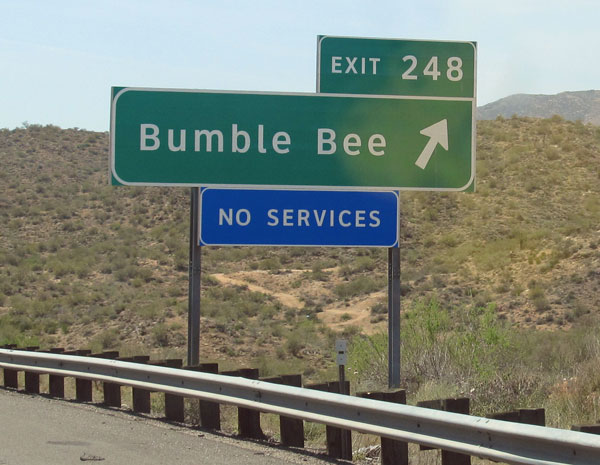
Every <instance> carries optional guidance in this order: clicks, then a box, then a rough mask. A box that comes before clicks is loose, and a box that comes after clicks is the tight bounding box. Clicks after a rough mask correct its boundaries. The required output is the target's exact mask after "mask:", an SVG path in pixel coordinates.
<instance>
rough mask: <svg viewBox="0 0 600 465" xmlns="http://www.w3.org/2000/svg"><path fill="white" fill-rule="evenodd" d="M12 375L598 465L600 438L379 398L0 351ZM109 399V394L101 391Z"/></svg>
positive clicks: (495, 455) (504, 455)
mask: <svg viewBox="0 0 600 465" xmlns="http://www.w3.org/2000/svg"><path fill="white" fill-rule="evenodd" d="M0 367H2V368H4V377H5V382H6V376H7V370H8V372H9V373H14V372H16V371H24V372H25V373H26V374H27V373H31V374H36V373H37V374H38V376H39V374H50V375H53V376H61V377H73V378H76V379H80V380H96V381H102V382H104V383H105V386H106V385H107V384H108V385H109V386H110V385H111V384H114V385H126V386H131V387H133V388H136V389H141V390H145V391H160V392H164V393H166V394H171V395H176V396H181V397H186V398H198V399H201V400H203V401H209V402H212V403H219V404H231V405H236V406H238V407H241V408H245V409H251V410H255V411H260V412H268V413H274V414H278V415H281V416H284V417H286V418H292V419H294V418H295V419H299V420H305V421H310V422H316V423H323V424H325V425H329V426H332V427H337V428H343V429H346V430H354V431H358V432H362V433H367V434H373V435H377V436H381V437H382V438H388V439H392V440H399V441H406V442H412V443H417V444H421V445H423V446H428V447H432V448H437V449H442V450H446V451H450V452H456V453H460V454H466V455H469V456H476V457H481V458H485V459H490V460H494V461H497V462H505V463H511V464H536V465H564V464H573V465H597V464H599V463H600V437H599V436H596V435H593V434H589V433H582V432H577V431H569V430H561V429H555V428H546V427H542V426H534V425H527V424H520V423H510V422H506V421H501V420H494V419H489V418H480V417H474V416H469V415H463V414H457V413H452V412H446V411H440V410H432V409H429V408H421V407H414V406H409V405H402V404H395V403H390V402H385V401H381V400H374V399H368V398H358V397H350V396H347V395H339V394H335V393H331V392H323V391H316V390H314V389H305V388H300V387H294V386H285V385H281V384H274V383H270V382H265V381H259V380H252V379H244V378H240V377H233V376H224V375H218V374H211V373H202V372H195V371H189V370H187V371H186V370H181V369H177V368H169V367H163V366H152V365H144V364H141V363H134V362H127V361H120V360H107V359H101V358H91V357H84V356H79V355H63V354H54V353H42V352H29V351H22V350H13V349H0ZM105 396H106V391H105Z"/></svg>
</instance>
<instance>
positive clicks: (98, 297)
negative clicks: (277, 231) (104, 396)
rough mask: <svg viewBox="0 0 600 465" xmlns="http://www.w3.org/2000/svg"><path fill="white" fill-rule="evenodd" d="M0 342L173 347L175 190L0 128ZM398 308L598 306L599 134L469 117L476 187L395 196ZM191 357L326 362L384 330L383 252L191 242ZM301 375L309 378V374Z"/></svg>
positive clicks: (182, 281)
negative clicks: (195, 314) (350, 339)
mask: <svg viewBox="0 0 600 465" xmlns="http://www.w3.org/2000/svg"><path fill="white" fill-rule="evenodd" d="M0 161H1V164H2V170H1V171H0V216H1V220H0V263H1V264H2V267H1V268H0V344H4V343H8V342H19V343H22V344H40V345H42V346H45V347H49V346H64V347H73V348H75V347H84V346H91V347H93V348H94V349H96V350H101V349H107V348H112V347H119V348H121V350H122V351H125V352H134V351H136V350H144V351H148V350H160V351H162V352H166V353H171V352H173V353H175V352H178V353H181V352H182V351H183V349H184V348H185V344H186V334H187V327H186V324H187V323H186V318H187V276H188V273H187V266H188V240H189V239H188V231H189V189H182V188H132V187H112V186H110V185H109V182H108V169H107V167H108V134H107V133H94V132H87V131H82V130H77V129H66V130H62V129H60V128H57V127H54V126H45V127H42V126H37V125H28V127H23V128H19V129H15V130H6V129H5V130H0ZM401 205H402V207H401V210H402V238H401V255H402V293H403V302H402V306H403V311H405V312H407V313H409V311H410V309H412V308H414V307H415V306H417V305H419V303H422V302H424V301H428V300H431V299H432V298H434V299H435V300H436V301H437V302H439V303H440V305H442V306H444V307H445V308H449V309H454V310H453V311H460V309H468V308H476V307H478V308H492V309H493V312H494V314H495V315H496V317H497V318H499V319H500V320H504V321H506V322H508V323H512V324H514V326H515V327H525V328H536V329H539V330H545V331H546V330H547V331H552V330H557V329H567V328H571V327H574V326H577V325H582V324H585V322H586V321H587V320H586V318H588V317H589V316H590V315H595V314H598V313H599V312H600V128H599V127H597V126H594V125H589V124H587V125H586V124H583V123H581V122H569V121H565V120H563V119H562V118H560V117H553V118H551V119H533V118H519V117H514V118H510V119H504V118H499V119H497V120H494V121H481V122H479V123H478V138H477V190H476V192H475V193H452V194H443V193H425V192H406V193H402V195H401ZM202 260H203V265H202V267H203V289H202V292H203V294H202V343H201V351H202V357H203V358H206V359H211V360H217V359H218V360H221V361H222V360H230V361H231V362H232V363H246V362H248V361H254V362H256V363H259V364H260V363H263V364H266V361H267V360H271V361H275V362H278V361H279V362H281V363H284V362H285V361H286V360H290V359H298V360H301V363H303V364H304V366H305V368H306V369H307V370H308V371H309V372H310V371H311V366H312V362H313V361H314V360H317V359H318V360H330V358H331V356H330V352H331V341H332V340H333V339H334V338H335V337H336V334H339V333H340V332H343V333H344V334H345V335H346V336H352V335H353V334H359V333H364V334H375V333H377V332H379V331H381V330H385V327H386V326H385V325H386V302H387V300H386V292H387V291H386V285H387V251H386V250H385V249H357V248H354V249H343V248H260V247H245V248H244V247H230V248H226V247H222V248H218V247H205V248H204V249H203V256H202ZM313 370H314V369H313Z"/></svg>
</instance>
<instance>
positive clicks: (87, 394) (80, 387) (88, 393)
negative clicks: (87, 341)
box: [63, 349, 92, 402]
mask: <svg viewBox="0 0 600 465" xmlns="http://www.w3.org/2000/svg"><path fill="white" fill-rule="evenodd" d="M91 353H92V351H91V350H89V349H81V350H69V351H66V352H63V354H64V355H79V356H82V357H84V356H87V355H90V354H91ZM75 399H76V400H77V401H78V402H92V380H90V379H83V378H75Z"/></svg>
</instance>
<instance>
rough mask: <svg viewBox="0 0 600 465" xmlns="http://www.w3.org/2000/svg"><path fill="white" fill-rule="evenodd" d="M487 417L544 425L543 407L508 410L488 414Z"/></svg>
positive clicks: (544, 412) (544, 413)
mask: <svg viewBox="0 0 600 465" xmlns="http://www.w3.org/2000/svg"><path fill="white" fill-rule="evenodd" d="M488 418H492V419H494V420H503V421H512V422H514V423H525V424H528V425H537V426H546V411H545V410H544V409H543V408H522V409H519V410H513V411H510V412H500V413H494V414H492V415H489V416H488Z"/></svg>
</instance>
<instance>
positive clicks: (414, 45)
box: [317, 36, 477, 99]
mask: <svg viewBox="0 0 600 465" xmlns="http://www.w3.org/2000/svg"><path fill="white" fill-rule="evenodd" d="M317 56H318V58H317V92H324V93H337V94H344V93H347V94H376V95H406V96H421V97H462V98H471V99H474V98H475V75H476V68H477V65H476V57H477V55H476V45H475V43H474V42H449V41H429V40H404V39H369V38H357V37H332V36H320V37H319V38H318V42H317Z"/></svg>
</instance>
